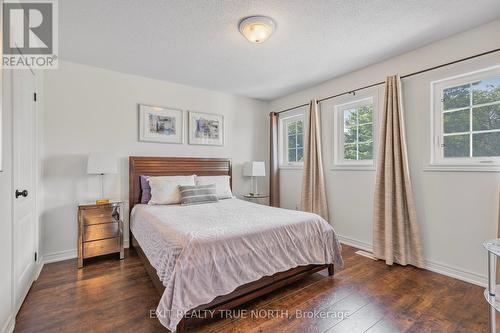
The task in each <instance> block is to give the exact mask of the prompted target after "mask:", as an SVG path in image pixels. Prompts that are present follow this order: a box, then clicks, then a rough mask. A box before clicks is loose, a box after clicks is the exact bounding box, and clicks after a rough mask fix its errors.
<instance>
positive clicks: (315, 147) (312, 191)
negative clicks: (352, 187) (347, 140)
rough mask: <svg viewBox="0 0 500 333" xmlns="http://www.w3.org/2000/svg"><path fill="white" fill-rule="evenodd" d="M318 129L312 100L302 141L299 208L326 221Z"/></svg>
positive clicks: (316, 108) (315, 108) (315, 107)
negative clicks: (302, 156) (302, 155)
mask: <svg viewBox="0 0 500 333" xmlns="http://www.w3.org/2000/svg"><path fill="white" fill-rule="evenodd" d="M320 129H321V127H320V122H319V114H318V103H316V100H312V101H311V103H310V105H309V122H308V129H307V131H306V135H307V137H306V138H305V142H304V144H305V145H304V175H303V180H302V193H301V196H300V208H301V210H303V211H306V212H312V213H316V214H318V215H320V216H321V217H323V218H324V219H325V220H327V221H328V205H327V201H326V191H325V180H324V176H323V160H322V157H321V131H320Z"/></svg>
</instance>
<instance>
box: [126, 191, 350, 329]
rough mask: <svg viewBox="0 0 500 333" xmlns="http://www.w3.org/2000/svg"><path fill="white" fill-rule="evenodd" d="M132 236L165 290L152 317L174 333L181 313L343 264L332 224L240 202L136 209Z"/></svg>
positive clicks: (133, 212)
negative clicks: (245, 288) (297, 273)
mask: <svg viewBox="0 0 500 333" xmlns="http://www.w3.org/2000/svg"><path fill="white" fill-rule="evenodd" d="M130 223H131V230H132V233H133V234H134V237H135V238H136V240H137V241H138V243H139V245H140V246H141V248H142V249H143V251H144V253H145V255H146V257H147V258H148V260H149V262H150V263H151V265H152V266H153V267H154V268H155V269H156V272H157V274H158V277H159V279H160V280H161V281H162V283H163V285H164V286H165V291H164V293H163V295H162V297H161V300H160V303H159V304H158V307H157V309H156V313H157V316H158V319H159V320H160V322H161V323H162V324H163V325H164V326H165V327H167V328H168V329H170V330H172V331H174V330H175V328H176V326H177V324H178V322H179V321H180V320H181V319H182V318H183V316H184V315H185V314H186V312H187V311H189V310H191V309H194V308H196V307H197V306H199V305H203V304H207V303H210V302H211V301H212V300H213V299H214V298H216V297H217V296H221V295H226V294H229V293H231V292H232V291H233V290H234V289H236V288H237V287H238V286H241V285H243V284H246V283H249V282H252V281H256V280H258V279H260V278H261V277H263V276H269V275H273V274H275V273H278V272H283V271H286V270H289V269H291V268H294V267H297V266H303V265H310V264H330V263H333V264H336V265H340V266H341V265H342V264H343V262H342V257H341V251H340V245H339V242H338V239H337V237H336V235H335V232H334V230H333V228H332V226H331V225H330V224H328V222H326V221H325V220H324V219H322V218H321V217H320V216H318V215H316V214H312V213H306V212H299V211H293V210H287V209H282V208H275V207H269V206H264V205H258V204H255V203H251V202H247V201H242V200H239V199H235V198H233V199H226V200H220V201H218V202H215V203H209V204H202V205H194V206H180V205H141V204H139V205H136V206H135V207H134V208H133V210H132V213H131V219H130Z"/></svg>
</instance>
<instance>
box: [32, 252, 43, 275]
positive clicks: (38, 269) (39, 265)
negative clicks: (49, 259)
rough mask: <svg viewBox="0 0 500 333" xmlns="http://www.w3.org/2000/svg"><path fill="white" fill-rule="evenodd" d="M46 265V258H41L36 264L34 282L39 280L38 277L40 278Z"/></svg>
mask: <svg viewBox="0 0 500 333" xmlns="http://www.w3.org/2000/svg"><path fill="white" fill-rule="evenodd" d="M44 264H45V261H44V257H43V256H41V257H40V258H39V259H38V261H37V262H36V266H35V274H34V276H33V281H36V280H38V277H39V276H40V273H41V272H42V269H43V265H44Z"/></svg>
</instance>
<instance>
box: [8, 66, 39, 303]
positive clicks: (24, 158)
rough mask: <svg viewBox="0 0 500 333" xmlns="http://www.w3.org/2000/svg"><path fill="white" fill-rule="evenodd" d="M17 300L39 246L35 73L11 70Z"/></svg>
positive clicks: (29, 278)
mask: <svg viewBox="0 0 500 333" xmlns="http://www.w3.org/2000/svg"><path fill="white" fill-rule="evenodd" d="M11 73H12V109H13V143H14V146H13V148H14V156H13V178H14V179H13V184H14V193H13V224H14V225H13V233H14V239H13V240H14V242H13V243H14V244H13V245H14V249H13V250H14V251H13V256H14V257H13V265H14V300H15V302H16V304H15V305H16V309H19V307H20V306H21V304H22V302H23V300H24V298H25V297H26V294H27V293H28V291H29V288H30V287H31V283H32V282H33V278H34V273H35V256H36V251H37V247H38V228H37V222H36V221H37V219H36V193H35V192H36V168H37V167H36V165H37V161H36V137H37V136H36V133H37V131H36V107H35V101H34V92H35V75H34V74H33V72H31V71H30V70H12V71H11Z"/></svg>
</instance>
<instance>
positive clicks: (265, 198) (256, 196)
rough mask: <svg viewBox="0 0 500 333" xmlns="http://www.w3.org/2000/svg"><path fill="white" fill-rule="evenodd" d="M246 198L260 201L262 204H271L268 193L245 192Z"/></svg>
mask: <svg viewBox="0 0 500 333" xmlns="http://www.w3.org/2000/svg"><path fill="white" fill-rule="evenodd" d="M243 198H245V200H247V201H250V202H253V203H258V204H261V205H269V195H268V194H250V193H249V194H243Z"/></svg>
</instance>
